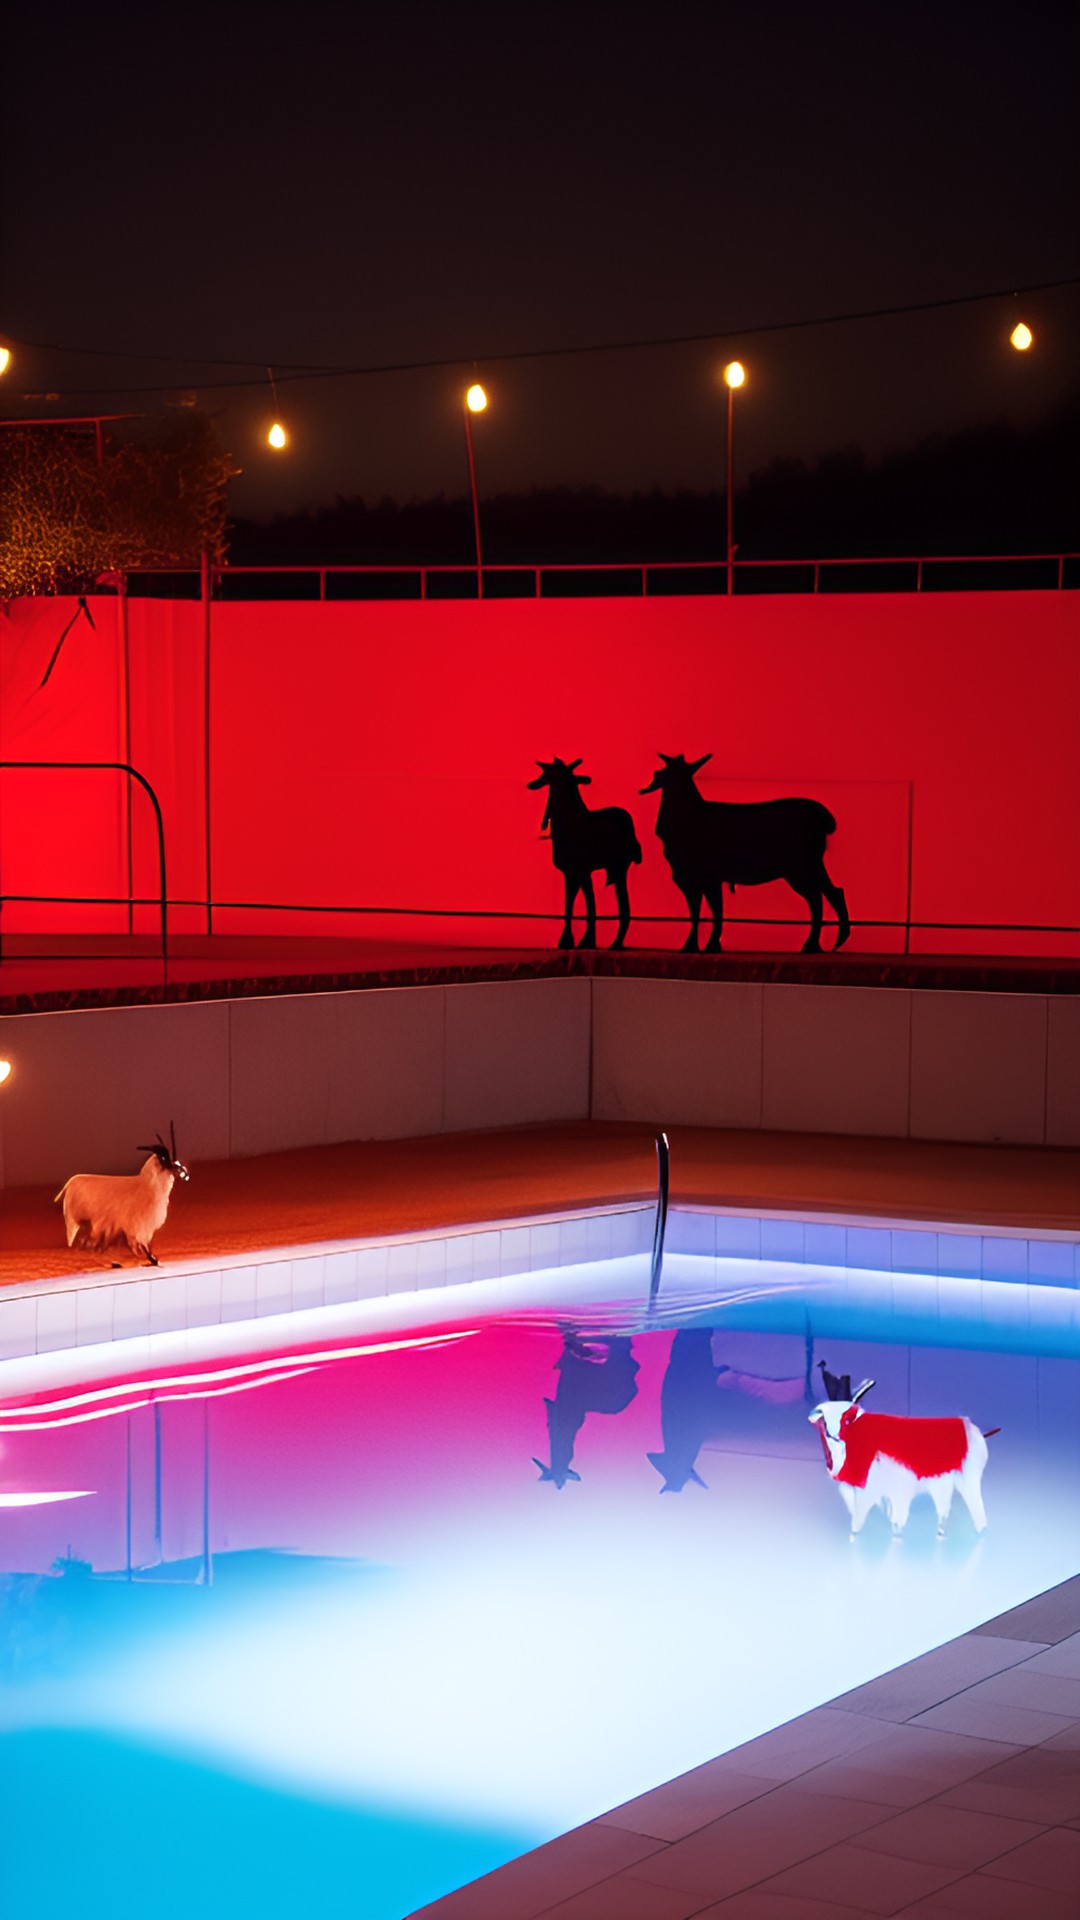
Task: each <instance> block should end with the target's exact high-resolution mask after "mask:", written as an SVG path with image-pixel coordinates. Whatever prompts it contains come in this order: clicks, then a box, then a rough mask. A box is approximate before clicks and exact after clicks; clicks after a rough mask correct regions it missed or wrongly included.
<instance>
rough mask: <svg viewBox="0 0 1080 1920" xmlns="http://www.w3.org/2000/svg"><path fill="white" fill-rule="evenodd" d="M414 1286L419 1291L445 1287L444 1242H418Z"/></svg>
mask: <svg viewBox="0 0 1080 1920" xmlns="http://www.w3.org/2000/svg"><path fill="white" fill-rule="evenodd" d="M416 1284H417V1287H418V1288H419V1289H421V1290H423V1288H425V1287H445V1285H446V1241H445V1240H420V1241H419V1242H418V1243H417V1248H416Z"/></svg>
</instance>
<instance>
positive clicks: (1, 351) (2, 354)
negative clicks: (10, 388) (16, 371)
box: [0, 347, 11, 373]
mask: <svg viewBox="0 0 1080 1920" xmlns="http://www.w3.org/2000/svg"><path fill="white" fill-rule="evenodd" d="M10 365H11V348H10V347H0V373H6V372H7V370H8V368H9V367H10Z"/></svg>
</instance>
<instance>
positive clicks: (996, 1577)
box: [0, 1254, 1080, 1920]
mask: <svg viewBox="0 0 1080 1920" xmlns="http://www.w3.org/2000/svg"><path fill="white" fill-rule="evenodd" d="M646 1292H647V1261H646V1259H645V1258H644V1256H641V1255H638V1256H633V1257H630V1258H627V1259H623V1260H615V1259H608V1260H603V1261H601V1262H599V1263H597V1264H595V1265H593V1266H591V1267H586V1266H567V1267H563V1268H561V1269H560V1270H558V1271H555V1270H551V1271H546V1272H543V1271H542V1272H531V1273H527V1274H522V1275H518V1276H515V1277H513V1278H510V1279H502V1280H499V1281H491V1282H474V1283H473V1284H471V1285H469V1286H467V1287H458V1286H447V1287H444V1288H443V1289H442V1290H441V1291H439V1292H438V1293H413V1294H409V1295H403V1296H399V1297H393V1298H388V1299H379V1300H368V1301H362V1302H356V1301H352V1302H346V1303H344V1304H338V1305H329V1306H327V1305H324V1306H322V1307H317V1308H313V1309H307V1310H303V1311H294V1312H291V1313H282V1314H280V1315H276V1316H271V1317H269V1318H266V1319H264V1320H261V1321H259V1322H258V1323H255V1322H253V1321H250V1320H241V1321H238V1322H236V1323H234V1324H232V1325H230V1326H212V1327H204V1328H201V1329H198V1330H190V1331H175V1332H168V1333H162V1334H158V1335H156V1336H154V1338H153V1340H152V1341H147V1342H142V1341H137V1340H126V1341H114V1342H102V1343H100V1344H97V1345H87V1346H84V1347H82V1348H80V1349H79V1350H78V1351H75V1352H66V1353H53V1354H40V1355H37V1356H35V1357H31V1358H27V1359H24V1360H18V1361H9V1362H6V1363H4V1364H3V1366H2V1367H0V1383H2V1386H3V1392H2V1404H3V1408H4V1409H5V1411H4V1413H3V1414H0V1448H2V1452H0V1498H6V1500H7V1501H8V1502H11V1501H14V1500H17V1499H22V1500H26V1499H27V1498H28V1497H30V1496H39V1497H40V1496H43V1495H53V1496H70V1497H64V1498H52V1499H47V1500H42V1502H41V1504H23V1505H15V1504H7V1505H4V1506H0V1540H2V1549H0V1568H2V1580H3V1616H2V1618H3V1632H2V1638H0V1661H2V1665H3V1671H4V1679H5V1686H4V1705H3V1709H2V1712H3V1717H4V1723H5V1740H4V1743H3V1746H4V1752H5V1756H6V1758H5V1761H4V1778H3V1788H2V1791H3V1800H4V1805H5V1809H6V1814H7V1819H8V1824H9V1832H10V1834H11V1835H12V1836H14V1838H13V1841H12V1842H11V1843H9V1844H8V1845H7V1846H5V1849H4V1853H3V1857H2V1859H0V1906H5V1907H7V1906H10V1908H11V1910H12V1911H22V1910H31V1909H32V1910H34V1911H38V1912H42V1911H50V1912H57V1913H60V1912H67V1911H68V1910H69V1909H70V1910H75V1909H77V1910H78V1911H79V1912H80V1913H83V1914H92V1915H96V1914H98V1913H102V1914H104V1913H106V1912H113V1911H116V1910H117V1908H118V1907H122V1906H124V1905H127V1904H130V1903H131V1902H132V1901H133V1900H134V1899H136V1898H138V1899H139V1900H141V1901H150V1902H151V1903H152V1905H153V1908H154V1911H155V1913H156V1914H159V1915H166V1916H169V1920H172V1916H173V1915H176V1916H180V1915H181V1914H184V1915H185V1916H186V1915H187V1914H188V1913H189V1911H190V1909H191V1906H192V1904H193V1903H194V1904H197V1905H198V1906H199V1908H200V1909H201V1910H202V1911H204V1912H207V1913H211V1914H222V1915H224V1914H245V1913H251V1912H256V1911H258V1912H259V1913H261V1914H264V1915H266V1916H269V1917H271V1920H273V1917H275V1916H278V1915H281V1916H284V1915H285V1914H290V1915H294V1914H295V1913H297V1912H298V1911H310V1912H315V1911H318V1910H321V1909H322V1908H323V1907H329V1906H330V1905H331V1904H333V1905H334V1906H342V1905H344V1906H345V1908H346V1910H347V1911H352V1912H358V1913H362V1914H363V1915H365V1916H366V1917H370V1920H400V1916H402V1915H404V1914H406V1913H408V1912H409V1911H411V1910H412V1909H413V1908H415V1907H418V1906H420V1905H422V1904H423V1903H424V1902H426V1901H428V1900H431V1899H433V1898H435V1897H437V1896H438V1894H440V1893H442V1892H445V1891H448V1890H449V1889H450V1888H451V1887H453V1886H456V1885H459V1884H461V1883H463V1882H464V1881H466V1880H468V1879H470V1878H472V1877H474V1876H476V1875H478V1874H480V1873H483V1872H486V1871H488V1870H489V1869H490V1868H492V1867H494V1866H495V1865H497V1864H499V1863H501V1862H502V1861H504V1860H506V1859H508V1858H510V1857H511V1856H512V1855H513V1854H515V1853H517V1852H520V1851H522V1850H523V1849H524V1848H526V1847H529V1846H533V1845H535V1844H537V1843H538V1842H540V1841H542V1840H544V1839H547V1838H550V1837H551V1836H552V1835H553V1834H555V1833H558V1832H560V1831H562V1830H564V1829H565V1828H567V1827H569V1826H571V1825H574V1824H576V1823H578V1822H580V1821H583V1820H586V1819H588V1818H590V1817H591V1816H593V1815H595V1814H597V1813H599V1812H601V1811H603V1810H605V1809H606V1808H608V1807H611V1806H613V1805H616V1804H617V1803H619V1802H620V1801H622V1800H625V1799H627V1798H630V1797H631V1796H633V1795H634V1794H637V1793H639V1792H642V1791H644V1790H645V1789H647V1788H648V1787H650V1786H653V1785H655V1784H656V1783H657V1782H659V1781H661V1780H663V1779H667V1778H670V1777H671V1776H672V1775H674V1774H676V1773H679V1772H681V1771H683V1770H685V1769H687V1768H689V1767H691V1766H694V1765H696V1764H698V1763H699V1762H701V1761H703V1760H705V1759H708V1758H710V1757H712V1756H713V1755H715V1754H717V1753H720V1752H722V1751H724V1750H726V1749H728V1748H730V1747H732V1746H735V1745H738V1744H740V1743H741V1742H742V1741H744V1740H746V1739H749V1738H751V1737H753V1736H754V1735H756V1734H758V1733H761V1732H763V1731H765V1730H766V1729H767V1728H769V1727H771V1726H774V1725H776V1724H778V1723H780V1722H782V1721H784V1720H787V1719H789V1718H790V1717H792V1716H793V1715H795V1714H797V1713H801V1712H803V1711H805V1710H807V1709H808V1708H810V1707H812V1706H814V1705H817V1704H819V1703H820V1702H822V1701H824V1700H828V1699H831V1698H832V1697H834V1696H835V1695H836V1694H838V1693H840V1692H842V1691H844V1690H845V1689H847V1688H849V1687H853V1686H856V1685H858V1684H860V1683H862V1682H863V1681H865V1680H867V1679H869V1678H871V1677H872V1676H874V1675H875V1674H877V1673H879V1672H881V1671H883V1670H885V1669H887V1668H890V1667H892V1666H895V1665H897V1664H898V1663H900V1662H901V1661H904V1660H907V1659H909V1658H912V1657H914V1656H915V1655H917V1654H919V1653H921V1652H924V1651H926V1650H927V1649H928V1648H929V1647H932V1646H935V1645H938V1644H940V1643H941V1642H942V1641H943V1640H946V1639H949V1638H951V1637H952V1636H954V1635H956V1634H959V1633H961V1632H964V1631H967V1630H968V1629H970V1628H971V1627H972V1626H973V1625H976V1624H978V1623H979V1622H981V1621H983V1620H986V1619H988V1618H991V1617H993V1616H994V1615H995V1614H997V1613H999V1612H1001V1611H1003V1610H1005V1609H1006V1608H1008V1607H1010V1606H1013V1605H1015V1604H1017V1603H1018V1602H1019V1601H1021V1600H1022V1599H1024V1598H1026V1597H1028V1596H1029V1595H1030V1594H1031V1593H1034V1592H1037V1591H1040V1590H1042V1589H1043V1588H1045V1587H1047V1586H1049V1585H1051V1584H1052V1583H1053V1582H1055V1581H1057V1580H1060V1579H1064V1578H1066V1577H1068V1576H1069V1575H1071V1574H1073V1573H1075V1572H1076V1571H1077V1566H1078V1563H1080V1548H1078V1546H1077V1541H1078V1540H1080V1479H1078V1476H1077V1473H1076V1466H1077V1461H1078V1455H1080V1392H1078V1387H1080V1314H1078V1306H1080V1295H1078V1294H1077V1292H1076V1290H1075V1289H1074V1288H1071V1287H1067V1286H1065V1287H1054V1286H1041V1285H1037V1284H1019V1283H1013V1282H1009V1281H992V1282H991V1281H985V1282H984V1281H981V1280H974V1279H969V1280H965V1279H961V1278H957V1277H955V1276H949V1275H947V1274H945V1275H921V1274H918V1273H914V1274H905V1273H901V1272H896V1271H893V1272H888V1273H882V1272H873V1271H869V1270H866V1269H860V1268H857V1267H852V1268H847V1269H840V1268H838V1267H825V1266H814V1265H802V1266H796V1265H792V1264H771V1265H770V1264H767V1263H764V1262H760V1261H740V1260H737V1259H733V1258H720V1259H714V1258H711V1257H709V1258H706V1257H696V1256H693V1255H690V1254H683V1255H679V1254H676V1255H673V1256H669V1258H668V1261H667V1265H666V1270H665V1281H664V1290H663V1294H662V1298H661V1304H660V1311H659V1314H658V1317H657V1319H656V1321H655V1322H654V1323H651V1324H650V1323H648V1321H647V1318H646V1316H645V1315H644V1313H643V1310H642V1306H641V1302H642V1300H643V1298H644V1297H645V1294H646ZM808 1360H809V1361H810V1362H812V1369H813V1372H812V1377H813V1380H814V1382H815V1383H820V1380H821V1375H820V1371H819V1370H818V1367H819V1363H820V1361H821V1360H825V1361H827V1363H828V1366H829V1368H830V1370H832V1371H834V1372H850V1373H851V1374H852V1375H853V1376H857V1377H859V1378H861V1377H863V1376H864V1375H872V1376H873V1377H874V1379H875V1380H876V1383H877V1384H876V1386H875V1388H874V1390H873V1394H872V1404H873V1406H874V1407H876V1408H877V1409H878V1410H880V1411H889V1412H895V1413H908V1412H910V1413H964V1414H967V1415H969V1416H970V1417H971V1418H972V1420H973V1421H975V1422H976V1424H977V1425H979V1426H980V1427H983V1428H989V1427H995V1426H1000V1427H1001V1428H1002V1432H1001V1433H1000V1435H998V1436H996V1437H995V1438H994V1439H992V1440H991V1441H990V1448H991V1458H990V1464H989V1467H988V1470H987V1474H986V1479H985V1483H984V1492H985V1497H986V1503H987V1508H988V1512H989V1517H990V1526H989V1529H988V1531H987V1533H986V1534H985V1536H983V1537H982V1538H981V1539H980V1538H977V1537H976V1536H975V1534H974V1531H973V1529H972V1527H971V1524H970V1521H969V1519H968V1516H967V1514H966V1512H965V1511H964V1510H963V1508H962V1507H961V1506H960V1503H959V1502H958V1503H957V1506H956V1508H955V1510H954V1514H953V1517H952V1520H951V1522H950V1526H949V1530H948V1533H947V1535H946V1538H945V1539H944V1541H941V1542H939V1541H938V1540H937V1539H936V1537H935V1519H934V1514H933V1509H932V1507H931V1506H930V1503H929V1502H928V1501H921V1502H919V1503H917V1505H916V1506H915V1508H914V1509H913V1512H912V1516H911V1520H910V1522H909V1525H908V1529H907V1532H906V1534H905V1537H904V1538H903V1540H902V1541H894V1540H893V1539H892V1537H891V1535H890V1532H889V1529H888V1527H887V1525H886V1524H885V1522H884V1520H883V1517H882V1515H881V1514H880V1513H875V1514H873V1515H872V1516H871V1519H870V1520H869V1521H868V1523H867V1526H866V1529H865V1532H864V1533H863V1535H862V1536H861V1537H860V1538H859V1539H858V1540H857V1541H856V1542H854V1543H851V1542H849V1538H848V1522H847V1516H846V1513H845V1512H844V1509H843V1506H842V1504H841V1501H840V1498H839V1496H838V1494H837V1491H836V1489H835V1488H834V1487H833V1486H832V1485H831V1484H830V1482H829V1480H828V1478H827V1476H826V1474H825V1471H824V1468H823V1466H822V1460H821V1450H820V1446H819V1443H818V1439H817V1436H816V1434H815V1433H814V1431H813V1430H812V1428H811V1427H810V1426H809V1424H808V1422H807V1419H806V1414H807V1411H808V1401H807V1398H806V1394H805V1385H806V1374H807V1364H808ZM721 1368H725V1369H726V1372H721V1371H720V1369H721ZM813 1393H814V1398H815V1399H816V1398H820V1397H821V1387H820V1384H816V1385H815V1386H814V1389H813ZM549 1400H550V1401H552V1402H554V1403H555V1404H554V1406H553V1407H551V1408H549V1407H548V1405H547V1404H546V1403H547V1401H549ZM536 1461H539V1462H540V1468H541V1469H543V1472H541V1470H540V1469H538V1467H537V1465H536V1464H535V1462H536ZM691 1470H692V1472H693V1473H696V1474H697V1475H698V1476H699V1477H700V1480H701V1481H703V1482H704V1483H705V1485H704V1486H702V1485H699V1484H698V1482H697V1480H695V1479H694V1478H692V1477H690V1473H691ZM571 1474H573V1475H578V1476H580V1477H579V1478H572V1477H570V1475H571ZM665 1486H666V1487H667V1488H668V1491H667V1492H666V1493H664V1494H663V1495H662V1492H661V1490H662V1489H663V1488H664V1487H665Z"/></svg>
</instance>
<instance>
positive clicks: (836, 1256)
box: [805, 1220, 847, 1267]
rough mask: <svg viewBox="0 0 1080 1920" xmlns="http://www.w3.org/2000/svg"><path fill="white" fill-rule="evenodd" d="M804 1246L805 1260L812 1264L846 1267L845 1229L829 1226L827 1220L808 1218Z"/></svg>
mask: <svg viewBox="0 0 1080 1920" xmlns="http://www.w3.org/2000/svg"><path fill="white" fill-rule="evenodd" d="M805 1248H806V1258H807V1261H808V1262H810V1263H811V1264H812V1265H814V1266H819V1267H846V1265H847V1230H846V1228H844V1227H840V1226H830V1225H829V1224H828V1223H827V1222H825V1223H821V1222H818V1221H816V1220H808V1221H807V1223H806V1241H805Z"/></svg>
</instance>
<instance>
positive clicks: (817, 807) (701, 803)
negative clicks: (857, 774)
mask: <svg viewBox="0 0 1080 1920" xmlns="http://www.w3.org/2000/svg"><path fill="white" fill-rule="evenodd" d="M660 758H661V760H662V761H663V763H664V764H663V766H661V767H659V768H658V769H657V771H656V772H655V773H654V774H653V777H652V779H651V780H650V782H649V784H648V786H647V787H642V789H641V791H642V793H659V795H660V811H659V813H658V815H657V819H656V831H657V834H658V835H659V838H660V843H661V845H662V846H663V849H664V855H665V858H666V860H667V863H668V865H669V867H670V868H671V877H672V879H673V880H674V882H675V885H676V886H677V887H678V889H679V891H680V893H682V894H684V895H685V897H686V904H687V906H688V907H689V909H690V932H689V933H688V935H687V937H686V940H685V942H684V945H683V952H684V953H696V952H697V951H698V927H699V925H700V921H701V902H702V896H704V898H705V899H706V900H707V901H708V903H709V908H710V911H711V913H712V917H713V925H712V932H711V934H710V935H709V942H708V945H707V947H706V949H705V951H706V953H719V952H720V937H721V934H722V932H723V926H724V883H725V881H726V882H727V884H728V886H729V887H731V888H732V889H734V888H735V887H736V886H740V887H758V886H761V885H763V884H764V882H765V881H767V880H786V881H787V884H788V886H789V887H791V888H793V890H794V891H795V892H796V893H797V894H800V895H801V896H802V898H803V899H804V900H805V901H806V903H807V905H808V906H809V908H810V933H809V935H808V937H807V939H806V940H805V941H804V942H803V952H804V953H820V952H821V914H822V909H821V896H822V894H824V896H825V898H826V900H827V901H828V902H829V905H830V906H831V907H832V909H833V912H834V913H835V914H836V920H837V927H836V945H837V946H838V947H842V946H843V944H844V941H845V940H846V939H847V937H848V934H849V933H850V932H851V921H850V920H849V918H848V910H847V902H846V901H845V899H844V893H843V889H842V888H841V887H834V885H833V883H832V881H831V880H830V878H829V876H828V873H827V872H826V870H825V843H826V840H827V839H828V836H829V835H830V833H833V832H834V831H835V829H836V821H835V820H834V819H833V817H832V814H831V813H830V812H829V810H828V808H827V807H823V806H822V805H821V802H820V801H819V800H759V801H754V802H751V803H749V804H747V803H742V804H739V803H735V802H732V801H727V800H706V799H705V797H704V795H703V794H701V793H699V791H698V789H697V787H696V786H695V785H694V775H695V773H697V772H698V770H699V768H701V767H703V766H704V765H705V762H706V760H711V759H712V755H711V754H710V753H703V754H702V756H701V759H700V760H691V761H687V760H686V759H684V757H683V755H682V754H681V753H677V754H667V753H662V754H661V755H660Z"/></svg>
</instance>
